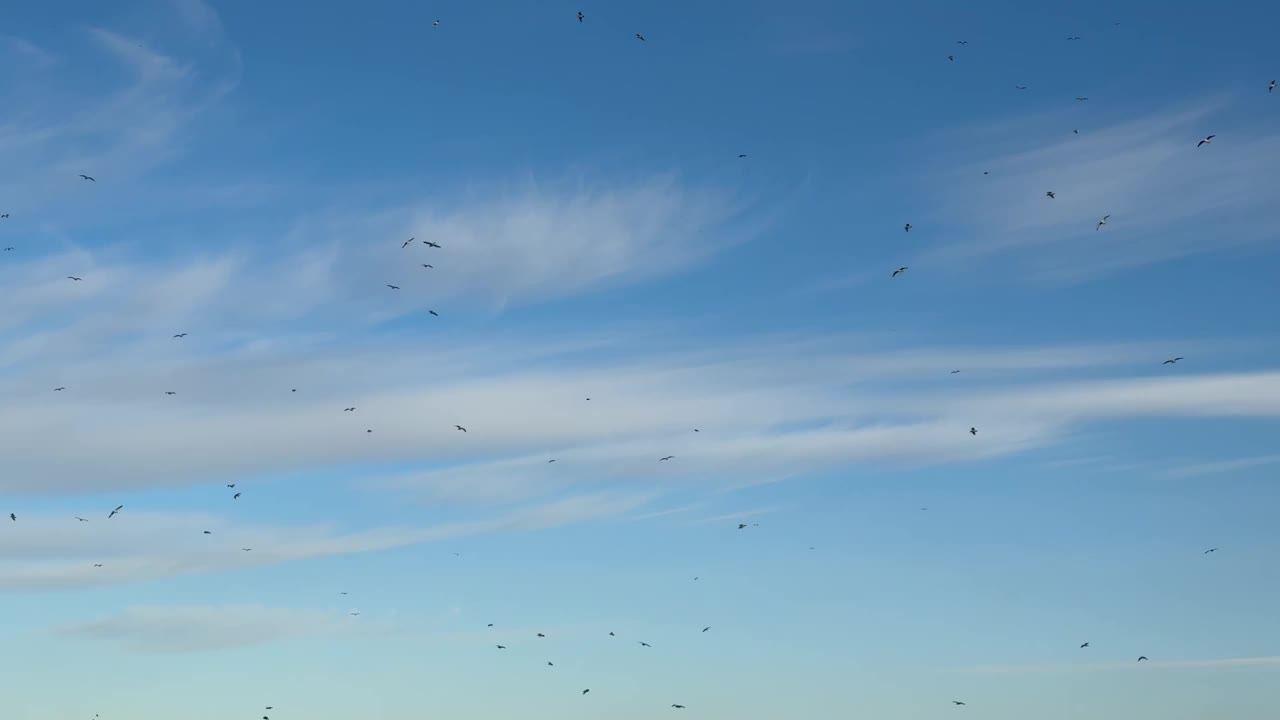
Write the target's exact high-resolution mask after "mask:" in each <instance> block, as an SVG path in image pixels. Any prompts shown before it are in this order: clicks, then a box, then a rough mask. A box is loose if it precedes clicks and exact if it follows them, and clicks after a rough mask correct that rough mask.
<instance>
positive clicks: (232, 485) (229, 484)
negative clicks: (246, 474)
mask: <svg viewBox="0 0 1280 720" xmlns="http://www.w3.org/2000/svg"><path fill="white" fill-rule="evenodd" d="M235 486H236V484H235V483H228V484H227V487H229V488H233V487H235Z"/></svg>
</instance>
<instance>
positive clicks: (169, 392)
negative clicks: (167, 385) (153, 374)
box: [164, 390, 178, 395]
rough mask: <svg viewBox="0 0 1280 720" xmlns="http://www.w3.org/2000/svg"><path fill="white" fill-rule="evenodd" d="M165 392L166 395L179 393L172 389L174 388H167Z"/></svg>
mask: <svg viewBox="0 0 1280 720" xmlns="http://www.w3.org/2000/svg"><path fill="white" fill-rule="evenodd" d="M164 394H165V395H177V394H178V393H176V392H174V391H172V390H165V391H164Z"/></svg>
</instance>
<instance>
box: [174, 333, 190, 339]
mask: <svg viewBox="0 0 1280 720" xmlns="http://www.w3.org/2000/svg"><path fill="white" fill-rule="evenodd" d="M186 336H187V334H186V333H178V334H177V335H174V337H176V338H184V337H186Z"/></svg>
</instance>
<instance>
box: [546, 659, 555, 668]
mask: <svg viewBox="0 0 1280 720" xmlns="http://www.w3.org/2000/svg"><path fill="white" fill-rule="evenodd" d="M555 666H556V665H555V663H553V662H551V661H550V660H548V661H547V667H555Z"/></svg>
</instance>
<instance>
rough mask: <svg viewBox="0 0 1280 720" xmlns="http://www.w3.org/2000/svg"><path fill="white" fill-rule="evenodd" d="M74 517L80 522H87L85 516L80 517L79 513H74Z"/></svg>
mask: <svg viewBox="0 0 1280 720" xmlns="http://www.w3.org/2000/svg"><path fill="white" fill-rule="evenodd" d="M75 518H76V519H77V520H79V521H80V522H89V520H88V519H87V518H82V517H80V516H79V515H76V516H75Z"/></svg>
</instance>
